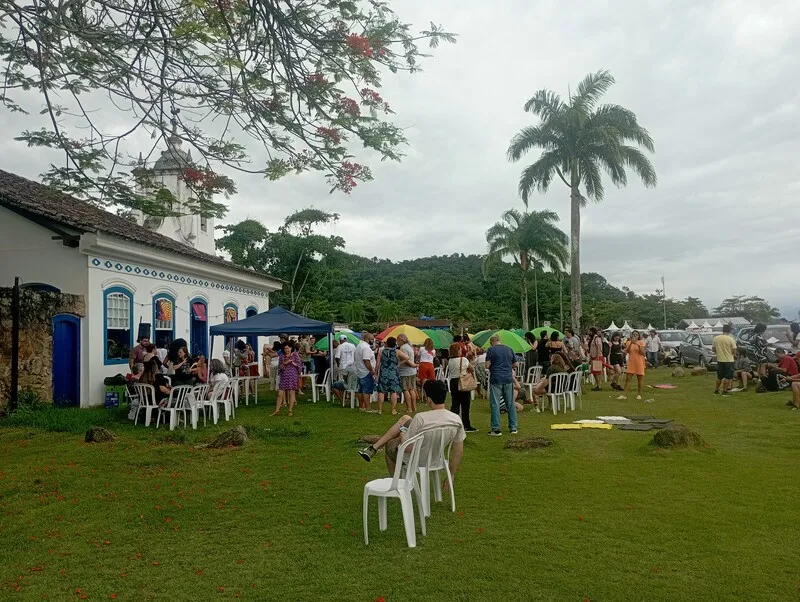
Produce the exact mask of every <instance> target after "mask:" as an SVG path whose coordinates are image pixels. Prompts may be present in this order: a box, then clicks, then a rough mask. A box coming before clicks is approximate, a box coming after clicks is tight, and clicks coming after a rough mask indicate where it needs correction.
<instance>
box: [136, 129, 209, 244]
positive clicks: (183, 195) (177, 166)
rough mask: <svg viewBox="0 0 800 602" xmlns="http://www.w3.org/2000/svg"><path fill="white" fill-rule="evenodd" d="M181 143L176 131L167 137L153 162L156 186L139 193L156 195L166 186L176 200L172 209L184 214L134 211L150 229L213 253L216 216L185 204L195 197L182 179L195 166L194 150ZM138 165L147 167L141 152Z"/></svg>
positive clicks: (141, 222)
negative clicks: (187, 170) (188, 168)
mask: <svg viewBox="0 0 800 602" xmlns="http://www.w3.org/2000/svg"><path fill="white" fill-rule="evenodd" d="M182 144H183V142H182V141H181V139H180V137H178V136H177V135H176V134H175V133H173V134H172V135H171V136H170V137H169V139H168V140H167V148H166V150H164V151H162V152H161V156H160V157H159V158H158V159H157V160H156V162H155V164H154V165H153V181H154V182H155V187H154V188H152V189H150V188H147V189H145V188H139V189H138V190H137V192H138V193H139V194H143V195H154V194H155V193H156V192H157V191H158V189H159V188H166V189H167V190H169V191H170V192H171V193H172V194H173V196H174V197H175V198H176V199H177V202H176V204H175V205H173V210H175V211H176V212H178V213H181V215H180V216H179V217H177V216H175V217H154V216H151V215H145V214H143V213H142V212H140V211H137V212H135V216H136V221H137V223H138V224H139V225H141V226H144V227H145V228H148V229H149V230H153V231H154V232H157V233H159V234H163V235H164V236H167V237H169V238H171V239H173V240H177V241H178V242H180V243H182V244H185V245H188V246H191V247H194V248H196V249H197V250H198V251H202V252H203V253H208V254H209V255H214V254H215V252H216V245H215V243H214V219H213V218H211V217H208V218H206V217H201V216H200V215H198V214H196V213H192V209H190V208H188V207H187V206H186V203H187V201H189V200H190V199H192V198H194V194H193V192H192V190H191V189H190V188H189V187H188V186H187V185H186V183H185V182H184V181H183V180H182V179H181V178H180V175H181V174H182V173H183V170H185V169H186V168H187V167H191V166H193V165H194V163H193V162H192V153H191V150H190V151H189V152H186V151H185V150H183V148H181V146H182ZM139 166H141V167H144V166H145V163H144V160H143V159H142V155H141V153H140V154H139Z"/></svg>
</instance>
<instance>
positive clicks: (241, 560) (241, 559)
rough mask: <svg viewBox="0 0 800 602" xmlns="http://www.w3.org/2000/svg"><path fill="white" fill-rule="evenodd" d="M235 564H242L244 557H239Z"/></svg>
mask: <svg viewBox="0 0 800 602" xmlns="http://www.w3.org/2000/svg"><path fill="white" fill-rule="evenodd" d="M236 564H244V559H243V558H239V559H238V560H237V561H236Z"/></svg>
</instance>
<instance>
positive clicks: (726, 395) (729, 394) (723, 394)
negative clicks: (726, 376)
mask: <svg viewBox="0 0 800 602" xmlns="http://www.w3.org/2000/svg"><path fill="white" fill-rule="evenodd" d="M721 395H722V396H723V397H732V394H731V392H730V391H723V392H722V393H721Z"/></svg>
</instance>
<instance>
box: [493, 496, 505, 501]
mask: <svg viewBox="0 0 800 602" xmlns="http://www.w3.org/2000/svg"><path fill="white" fill-rule="evenodd" d="M494 499H496V500H498V501H499V500H502V499H503V496H502V495H498V496H495V498H494Z"/></svg>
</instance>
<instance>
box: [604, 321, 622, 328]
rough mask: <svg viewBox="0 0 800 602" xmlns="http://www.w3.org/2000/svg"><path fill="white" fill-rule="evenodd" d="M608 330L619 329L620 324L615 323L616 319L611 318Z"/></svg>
mask: <svg viewBox="0 0 800 602" xmlns="http://www.w3.org/2000/svg"><path fill="white" fill-rule="evenodd" d="M606 330H619V326H617V325H616V324H615V323H614V320H611V325H610V326H609V327H608V328H606Z"/></svg>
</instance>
